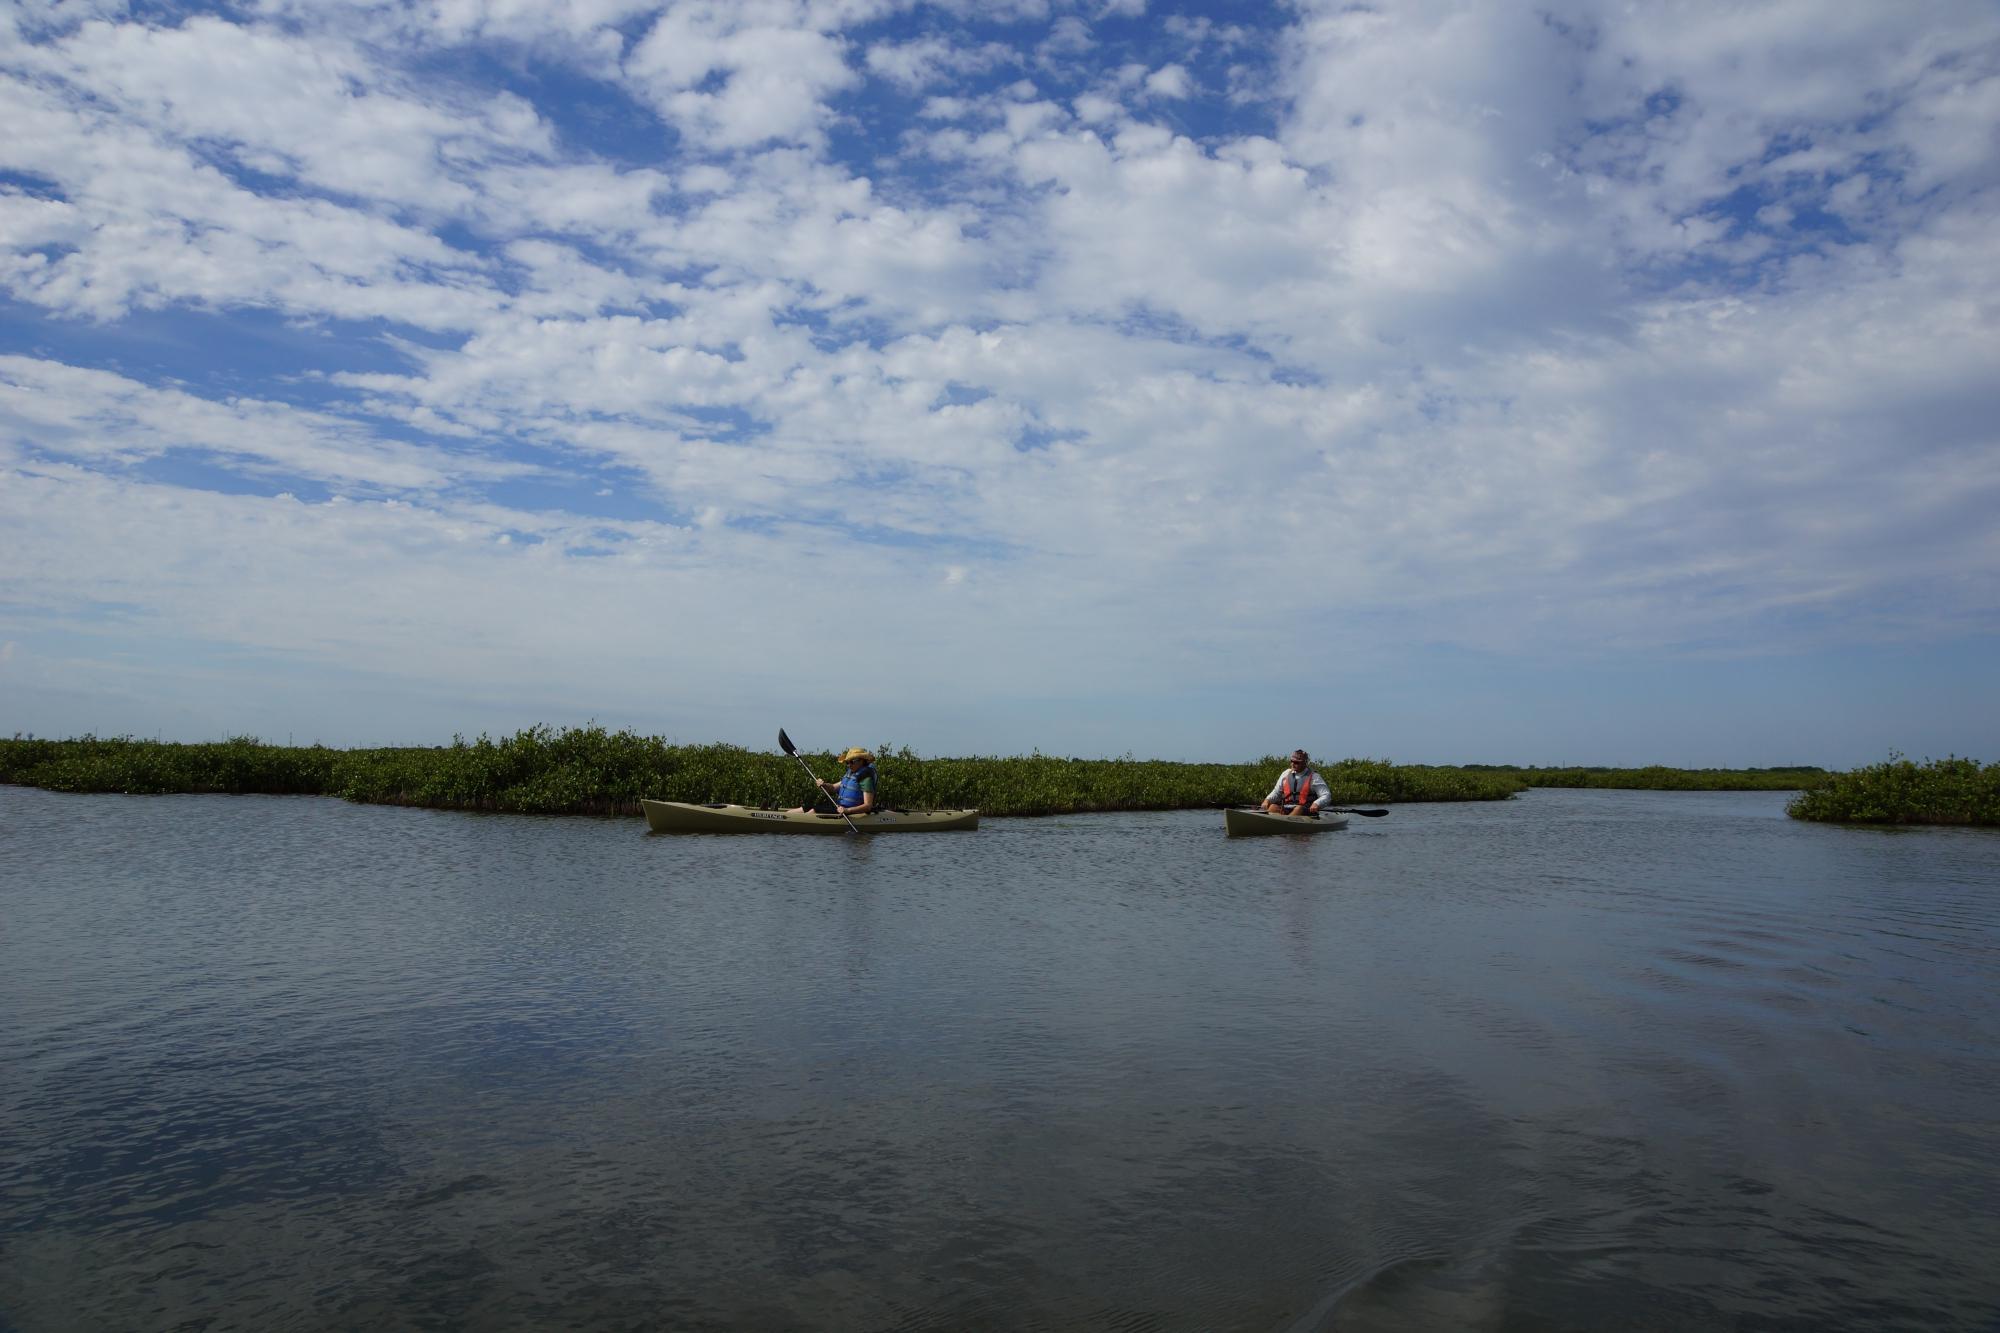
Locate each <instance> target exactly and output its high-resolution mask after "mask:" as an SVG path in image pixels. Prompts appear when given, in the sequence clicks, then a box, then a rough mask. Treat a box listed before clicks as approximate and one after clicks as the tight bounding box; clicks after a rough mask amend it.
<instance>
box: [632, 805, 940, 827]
mask: <svg viewBox="0 0 2000 1333" xmlns="http://www.w3.org/2000/svg"><path fill="white" fill-rule="evenodd" d="M639 804H640V805H641V806H643V807H644V808H645V811H646V827H647V828H649V829H651V830H652V831H653V832H655V833H807V834H811V833H822V834H828V833H830V834H841V833H846V832H847V831H848V827H847V821H846V820H845V819H842V818H841V817H840V816H839V815H810V814H799V813H797V812H796V811H791V810H757V809H753V808H752V807H750V806H747V805H693V804H690V803H688V802H685V801H641V802H639ZM853 818H854V827H855V828H856V829H859V830H860V831H861V832H863V833H954V832H963V831H965V830H968V829H976V828H978V827H979V812H978V811H977V810H883V811H881V812H880V813H878V814H872V815H855V816H854V817H853Z"/></svg>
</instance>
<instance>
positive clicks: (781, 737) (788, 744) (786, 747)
mask: <svg viewBox="0 0 2000 1333" xmlns="http://www.w3.org/2000/svg"><path fill="white" fill-rule="evenodd" d="M778 748H779V749H780V750H783V751H784V752H785V753H786V754H788V755H790V756H791V757H792V758H794V759H796V760H798V761H799V767H800V768H803V769H804V770H805V771H806V776H807V777H809V778H812V780H813V791H814V792H818V791H819V789H820V786H819V779H818V778H817V777H813V771H812V765H811V764H808V763H807V762H806V760H805V756H804V755H802V754H800V753H799V748H798V747H797V746H796V745H793V744H792V738H791V737H790V736H787V735H786V734H785V729H784V728H783V727H779V728H778ZM814 799H818V798H817V797H816V796H815V798H814ZM833 808H834V809H835V810H839V811H840V817H841V818H842V819H847V827H848V828H850V829H853V830H854V831H855V832H856V833H859V832H861V830H860V829H858V828H855V825H854V821H853V820H852V819H848V818H847V811H845V810H841V809H840V802H839V801H835V802H834V803H833ZM1382 813H1383V814H1385V815H1386V814H1388V813H1389V812H1388V811H1387V810H1384V811H1383V812H1382Z"/></svg>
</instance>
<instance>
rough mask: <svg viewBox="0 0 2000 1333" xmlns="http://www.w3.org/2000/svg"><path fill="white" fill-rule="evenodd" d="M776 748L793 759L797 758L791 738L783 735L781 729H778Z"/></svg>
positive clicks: (796, 751) (797, 752) (796, 749)
mask: <svg viewBox="0 0 2000 1333" xmlns="http://www.w3.org/2000/svg"><path fill="white" fill-rule="evenodd" d="M778 748H779V749H780V750H783V751H784V752H785V753H786V754H788V755H790V756H792V758H794V759H796V758H798V757H799V751H798V747H797V746H795V745H793V744H792V738H791V737H790V736H787V735H786V734H785V729H784V728H783V727H779V728H778Z"/></svg>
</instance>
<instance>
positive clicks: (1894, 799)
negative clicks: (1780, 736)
mask: <svg viewBox="0 0 2000 1333" xmlns="http://www.w3.org/2000/svg"><path fill="white" fill-rule="evenodd" d="M1785 809H1786V812H1787V813H1789V814H1790V815H1791V816H1792V818H1794V819H1813V820H1821V821H1824V822H1827V823H1837V824H1974V825H1983V826H1985V827H1987V828H1994V827H2000V764H1987V765H1985V766H1984V767H1981V766H1980V764H1979V761H1978V760H1976V759H1960V758H1957V757H1956V756H1953V757H1951V758H1948V759H1929V760H1926V761H1924V762H1923V763H1921V764H1917V763H1912V762H1911V761H1909V760H1908V759H1905V758H1903V757H1902V756H1900V755H1893V756H1891V758H1890V759H1889V760H1888V762H1886V763H1881V764H1871V765H1869V766H1868V767H1867V768H1857V769H1855V770H1854V771H1853V772H1851V773H1838V774H1835V775H1834V776H1833V777H1832V778H1831V779H1830V780H1828V782H1827V783H1826V784H1825V785H1824V786H1820V787H1816V788H1814V789H1813V790H1811V791H1808V792H1806V793H1805V794H1803V795H1802V796H1800V797H1799V798H1798V799H1797V800H1795V801H1793V802H1792V803H1791V804H1790V805H1788V806H1786V807H1785Z"/></svg>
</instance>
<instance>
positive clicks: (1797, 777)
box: [1459, 764, 1830, 791]
mask: <svg viewBox="0 0 2000 1333" xmlns="http://www.w3.org/2000/svg"><path fill="white" fill-rule="evenodd" d="M1459 767H1460V768H1461V769H1462V770H1463V771H1464V772H1467V773H1485V774H1492V775H1494V776H1505V777H1511V778H1514V779H1515V780H1516V781H1518V782H1519V783H1520V784H1521V785H1522V786H1523V787H1611V788H1616V789H1619V790H1623V791H1800V790H1803V789H1806V788H1810V787H1817V786H1819V785H1820V784H1821V783H1823V782H1825V781H1826V780H1827V778H1828V777H1829V776H1830V775H1829V774H1828V773H1827V771H1826V770H1825V769H1823V768H1816V767H1814V766H1812V765H1810V764H1797V765H1792V766H1789V767H1784V768H1666V767H1663V766H1661V765H1659V764H1649V765H1647V766H1646V767H1645V768H1598V767H1584V768H1574V767H1573V768H1538V767H1535V766H1533V765H1529V766H1526V767H1517V766H1515V765H1511V764H1461V765H1460V766H1459Z"/></svg>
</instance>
